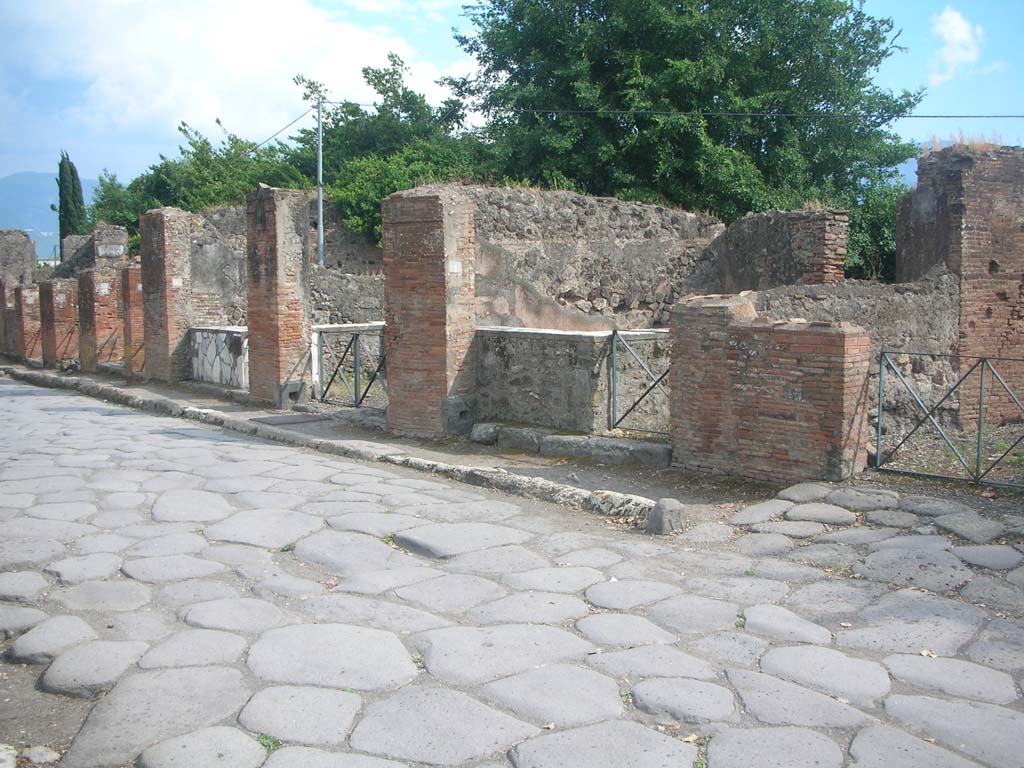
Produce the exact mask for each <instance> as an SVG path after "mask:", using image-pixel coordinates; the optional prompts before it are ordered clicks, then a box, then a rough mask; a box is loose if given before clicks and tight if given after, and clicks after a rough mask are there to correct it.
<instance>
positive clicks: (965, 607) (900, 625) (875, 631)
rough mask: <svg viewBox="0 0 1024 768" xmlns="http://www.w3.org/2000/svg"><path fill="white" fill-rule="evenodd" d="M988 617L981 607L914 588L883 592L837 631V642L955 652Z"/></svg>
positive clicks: (944, 653)
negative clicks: (854, 622) (854, 620)
mask: <svg viewBox="0 0 1024 768" xmlns="http://www.w3.org/2000/svg"><path fill="white" fill-rule="evenodd" d="M987 617H988V612H987V611H985V610H984V609H982V608H977V607H975V606H973V605H969V604H967V603H963V602H960V601H957V600H950V599H947V598H944V597H939V596H937V595H929V594H926V593H923V592H918V591H915V590H911V589H903V590H899V591H898V592H890V593H889V594H886V595H883V596H882V597H881V598H879V599H878V601H877V602H876V603H875V604H874V605H870V606H868V607H867V608H865V609H863V610H862V611H861V612H860V614H859V615H858V620H857V626H856V627H855V628H851V629H841V630H839V631H838V632H836V644H837V645H839V646H842V647H846V648H860V649H863V650H868V651H876V652H882V653H920V652H921V651H922V650H925V649H927V650H930V651H933V652H935V653H937V654H939V655H941V656H953V655H955V654H956V652H957V649H959V648H960V646H961V645H963V644H964V643H966V642H967V641H969V640H970V639H971V638H972V637H973V636H974V633H975V632H976V631H977V630H978V628H979V627H980V626H981V625H982V623H983V622H984V621H985V619H986V618H987Z"/></svg>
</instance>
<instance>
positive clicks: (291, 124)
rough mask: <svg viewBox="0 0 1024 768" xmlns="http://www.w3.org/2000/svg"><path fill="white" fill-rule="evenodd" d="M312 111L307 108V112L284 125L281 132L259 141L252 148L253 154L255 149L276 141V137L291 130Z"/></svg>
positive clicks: (311, 108)
mask: <svg viewBox="0 0 1024 768" xmlns="http://www.w3.org/2000/svg"><path fill="white" fill-rule="evenodd" d="M313 109H314V107H310V108H309V109H307V110H306V111H305V112H303V113H302V114H301V115H299V116H298V117H296V118H295V119H294V120H292V121H291V122H290V123H288V125H286V126H285V127H284V128H282V129H281V130H279V131H277V132H276V133H275V134H274V135H273V136H271V137H269V138H267V139H264V140H263V141H261V142H260V143H259V144H257V145H256V146H255V147H253V151H254V152H255V151H256V150H257V149H259V148H260V147H263V146H266V145H267V144H269V143H270V142H272V141H273V140H274V139H276V138H277V137H278V136H280V135H281V134H282V133H284V132H285V131H287V130H288V129H289V128H291V127H292V126H293V125H295V124H296V123H297V122H299V120H301V119H302V118H304V117H305V116H306V115H308V114H309V113H310V112H312V111H313Z"/></svg>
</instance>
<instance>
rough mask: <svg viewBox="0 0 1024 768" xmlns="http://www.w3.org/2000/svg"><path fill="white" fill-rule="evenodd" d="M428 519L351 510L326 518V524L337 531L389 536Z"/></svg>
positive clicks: (426, 522)
mask: <svg viewBox="0 0 1024 768" xmlns="http://www.w3.org/2000/svg"><path fill="white" fill-rule="evenodd" d="M429 523H430V521H429V520H424V519H422V518H419V517H410V516H409V515H399V514H395V513H391V514H388V513H381V512H352V513H351V514H346V515H340V516H337V517H331V518H328V520H327V524H328V525H329V526H331V528H334V529H335V530H338V531H357V532H359V533H366V534H369V535H370V536H389V535H391V534H394V533H397V532H398V531H404V530H405V529H407V528H415V527H416V526H417V525H427V524H429Z"/></svg>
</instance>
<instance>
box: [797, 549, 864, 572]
mask: <svg viewBox="0 0 1024 768" xmlns="http://www.w3.org/2000/svg"><path fill="white" fill-rule="evenodd" d="M787 557H788V558H789V559H790V560H795V561H797V562H800V563H807V564H809V565H814V566H817V567H818V568H833V569H842V568H849V567H850V566H852V565H853V564H854V563H857V562H860V559H861V553H860V552H858V551H857V550H856V549H854V548H853V547H851V546H850V545H848V544H808V545H807V546H806V547H800V548H798V549H795V550H793V551H792V552H790V553H789V554H788V555H787Z"/></svg>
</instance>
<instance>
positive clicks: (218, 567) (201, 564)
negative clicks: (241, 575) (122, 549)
mask: <svg viewBox="0 0 1024 768" xmlns="http://www.w3.org/2000/svg"><path fill="white" fill-rule="evenodd" d="M121 570H122V571H124V575H125V576H129V577H130V578H133V579H135V580H136V581H144V582H146V583H148V584H166V583H167V582H171V581H181V580H183V579H201V578H203V577H205V576H212V575H214V574H215V573H220V572H222V571H223V570H225V568H224V565H223V564H222V563H217V562H213V561H212V560H204V559H200V558H198V557H192V556H190V555H167V556H166V557H144V558H140V559H138V560H126V561H125V563H124V565H122V566H121Z"/></svg>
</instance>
